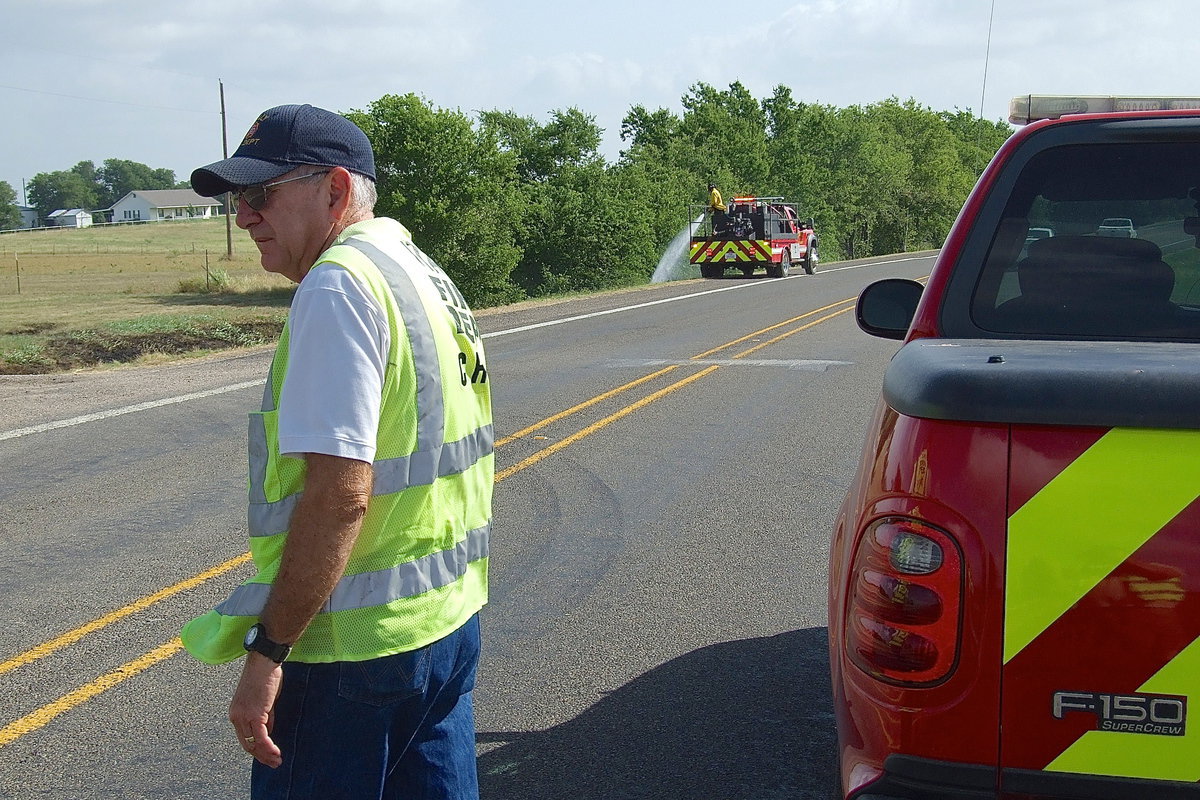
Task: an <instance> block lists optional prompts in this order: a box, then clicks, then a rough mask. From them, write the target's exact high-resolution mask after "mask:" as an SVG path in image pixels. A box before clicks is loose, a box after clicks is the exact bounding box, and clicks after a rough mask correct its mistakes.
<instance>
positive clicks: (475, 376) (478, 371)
mask: <svg viewBox="0 0 1200 800" xmlns="http://www.w3.org/2000/svg"><path fill="white" fill-rule="evenodd" d="M475 358H476V359H477V360H476V362H475V370H474V371H473V372H472V373H471V377H469V378H468V377H467V361H468V360H469V359H468V358H467V354H466V353H461V352H460V353H459V354H458V378H459V380H460V381H462V385H463V386H466V385H467V384H468V383H487V367H485V366H484V365H483V359H482V358H479V353H476V354H475Z"/></svg>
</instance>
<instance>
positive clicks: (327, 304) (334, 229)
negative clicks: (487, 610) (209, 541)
mask: <svg viewBox="0 0 1200 800" xmlns="http://www.w3.org/2000/svg"><path fill="white" fill-rule="evenodd" d="M192 186H193V188H194V189H195V190H196V191H197V192H198V193H200V194H202V195H205V196H210V197H211V196H215V195H218V194H222V193H225V192H232V193H233V195H234V197H236V200H237V225H238V227H239V228H242V229H244V230H246V231H247V232H248V233H249V234H250V237H251V239H253V241H254V243H255V245H256V246H257V247H258V249H259V253H260V255H261V261H262V265H263V267H264V268H265V269H266V270H268V271H270V272H277V273H279V274H282V275H285V276H286V277H288V278H290V279H291V280H293V281H295V282H297V283H298V284H299V287H298V288H297V290H296V295H295V298H294V300H293V302H292V307H291V311H290V313H289V315H288V321H287V324H286V326H285V327H284V330H283V334H282V336H281V338H280V341H279V346H278V348H277V350H276V352H275V358H274V361H273V362H272V364H271V371H270V374H269V376H268V379H267V384H266V390H265V392H264V395H263V403H262V410H261V411H260V412H257V413H254V414H252V415H251V417H250V513H249V533H250V550H251V553H252V554H253V556H254V563H255V566H256V567H257V574H256V575H255V576H254V577H253V578H251V579H250V580H249V581H248V582H246V583H245V584H243V585H242V586H240V587H239V588H238V589H237V590H236V591H234V593H233V594H232V595H231V596H230V597H229V598H228V599H227V600H225V601H224V602H223V603H221V604H220V605H219V606H218V607H217V608H216V609H215V610H214V611H211V612H209V613H208V614H205V615H204V616H201V617H199V618H197V619H194V620H192V621H191V622H189V623H188V624H187V625H186V626H185V627H184V629H183V641H184V644H185V645H186V646H187V649H188V650H189V651H190V652H191V653H192V654H193V655H195V656H196V657H197V658H199V659H200V660H202V661H205V662H210V663H220V662H225V661H230V660H233V659H234V658H236V657H239V656H242V655H245V656H246V661H245V665H244V667H243V670H242V675H241V679H240V681H239V682H238V686H237V689H236V691H235V693H234V697H233V701H232V702H231V704H230V708H229V719H230V721H231V722H232V723H233V727H234V729H235V731H236V733H237V737H238V742H239V743H240V744H241V746H242V747H243V748H244V749H245V750H246V751H247V752H248V753H250V754H252V755H253V756H254V758H255V759H256V762H255V763H254V765H253V770H252V778H251V787H252V789H251V794H252V797H254V798H292V799H293V800H295V799H296V798H312V799H313V800H316V799H317V798H320V800H331V799H332V798H355V800H361V799H362V798H382V797H401V796H403V797H412V798H468V797H477V796H478V780H477V777H476V768H475V738H474V718H473V712H472V707H471V690H472V688H473V686H474V682H475V668H476V664H477V661H478V657H479V623H478V611H479V609H480V608H481V607H482V606H483V605H484V604H485V603H486V602H487V564H488V532H489V529H490V526H491V498H492V483H493V469H494V466H493V455H492V440H493V433H492V415H491V398H490V384H489V382H488V373H487V368H486V367H485V362H484V352H483V344H482V341H481V339H480V336H479V331H478V329H477V328H476V326H475V320H474V317H473V316H472V314H471V310H470V308H468V306H467V304H466V302H465V301H464V300H463V296H462V294H461V293H460V292H459V291H458V289H457V288H456V287H455V285H454V283H453V281H451V280H450V278H449V277H448V276H447V275H446V273H445V272H443V271H442V270H441V268H440V267H438V265H437V264H436V263H434V262H433V260H432V259H430V258H429V257H428V256H426V255H425V254H424V253H423V252H422V251H421V250H420V249H418V248H417V246H416V245H415V244H413V241H412V237H411V236H410V235H409V232H408V231H407V230H406V229H405V228H404V226H403V225H401V224H400V223H399V222H396V221H395V220H391V219H386V218H376V217H374V213H373V210H372V209H373V206H374V203H375V196H376V195H375V161H374V155H373V153H372V150H371V145H370V142H369V141H368V140H367V137H366V135H365V134H364V133H363V132H362V131H361V130H360V129H359V128H358V127H357V126H355V125H354V124H353V123H351V122H350V121H349V120H347V119H345V118H344V117H341V116H339V115H337V114H333V113H331V112H328V111H324V110H322V109H319V108H314V107H312V106H308V105H293V106H279V107H276V108H272V109H269V110H268V111H266V112H264V113H263V114H262V115H261V116H260V117H259V118H258V120H257V121H256V122H255V123H254V125H253V126H252V127H251V128H250V130H249V132H248V133H247V134H246V137H245V139H244V140H243V141H242V144H241V146H240V147H239V148H238V149H237V151H236V152H235V153H234V155H233V156H232V157H231V158H228V159H225V160H223V161H218V162H216V163H213V164H209V165H208V166H206V167H202V168H200V169H197V170H196V171H195V172H193V173H192Z"/></svg>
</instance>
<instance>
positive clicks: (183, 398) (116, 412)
mask: <svg viewBox="0 0 1200 800" xmlns="http://www.w3.org/2000/svg"><path fill="white" fill-rule="evenodd" d="M927 258H933V256H913V257H911V258H896V259H891V260H888V261H872V262H869V263H866V264H855V265H853V266H847V267H835V268H834V269H827V270H824V272H841V271H843V270H847V269H861V268H863V267H876V266H881V265H883V264H900V263H902V262H905V261H921V260H922V259H927ZM799 277H801V276H800V275H790V276H788V277H787V278H782V279H779V278H776V279H773V280H768V281H763V282H761V283H760V282H755V283H752V284H738V285H736V286H723V287H721V288H720V289H706V290H705V291H703V292H693V293H692V294H683V295H679V296H678V297H668V298H665V299H663V300H651V301H650V302H648V303H638V304H636V305H632V306H621V307H620V308H610V309H608V310H607V311H596V312H594V313H592V314H579V315H578V316H574V317H563V318H562V319H555V320H550V321H548V322H539V323H536V324H534V325H523V326H521V327H519V328H509V329H508V330H504V331H495V332H493V333H485V334H483V338H484V339H494V338H496V337H497V336H507V335H508V334H510V333H523V332H524V331H532V330H536V329H538V328H549V327H551V326H554V325H562V324H564V323H567V322H578V321H579V320H583V319H592V318H593V317H603V316H605V315H607V314H619V313H621V312H624V311H633V310H635V309H638V308H648V307H650V306H657V305H661V304H663V303H674V302H676V301H679V300H689V299H691V298H693V297H703V296H704V295H707V294H717V293H718V292H732V291H734V290H735V289H753V288H757V287H761V286H770V285H772V284H773V283H774V282H775V281H776V280H790V279H791V278H799ZM807 277H811V276H807ZM265 382H266V379H265V378H263V379H261V380H256V381H246V382H244V383H235V384H234V385H232V386H221V387H218V388H216V389H208V390H207V391H203V392H193V393H192V394H183V395H179V396H178V397H166V398H163V399H162V400H151V401H149V402H146V403H138V404H137V405H132V406H125V407H124V408H114V409H112V410H110V411H99V412H97V413H95V414H84V415H83V416H81V417H71V418H70V419H62V420H58V421H57V422H47V423H44V424H42V425H33V426H31V427H28V428H18V429H17V430H15V431H4V432H0V442H3V441H6V440H8V439H19V438H20V437H22V436H31V435H33V434H35V433H46V432H47V431H53V430H58V429H59V428H70V427H72V426H75V425H82V424H84V423H85V422H95V421H97V420H101V419H109V418H111V417H119V416H121V415H123V414H132V413H134V412H135V411H147V410H149V409H151V408H159V407H161V406H169V405H173V404H175V403H186V402H188V401H189V400H199V399H201V398H204V397H213V396H214V395H218V394H225V393H227V392H236V391H239V390H241V389H248V388H250V387H251V386H262V385H263V384H264V383H265Z"/></svg>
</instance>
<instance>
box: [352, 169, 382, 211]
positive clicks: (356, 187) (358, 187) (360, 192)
mask: <svg viewBox="0 0 1200 800" xmlns="http://www.w3.org/2000/svg"><path fill="white" fill-rule="evenodd" d="M378 199H379V193H378V192H377V191H376V190H375V181H373V180H371V179H370V178H368V177H367V176H366V175H360V174H359V173H357V172H351V173H350V209H349V211H350V213H351V214H353V215H354V216H358V215H361V214H368V215H369V214H372V213H374V211H375V202H376V201H377V200H378Z"/></svg>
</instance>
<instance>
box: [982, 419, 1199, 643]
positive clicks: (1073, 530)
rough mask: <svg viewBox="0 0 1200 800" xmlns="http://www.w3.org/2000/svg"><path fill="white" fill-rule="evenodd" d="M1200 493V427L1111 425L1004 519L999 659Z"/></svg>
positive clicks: (1042, 627) (1029, 637)
mask: <svg viewBox="0 0 1200 800" xmlns="http://www.w3.org/2000/svg"><path fill="white" fill-rule="evenodd" d="M1198 495H1200V431H1185V430H1147V429H1141V428H1114V429H1112V430H1111V431H1109V432H1108V433H1106V434H1105V435H1104V436H1103V437H1102V438H1101V439H1100V440H1099V441H1098V442H1096V443H1095V444H1094V445H1092V446H1091V447H1090V448H1088V450H1087V451H1086V452H1084V453H1083V454H1082V455H1080V456H1079V458H1077V459H1075V461H1073V462H1072V463H1071V464H1070V465H1069V466H1068V467H1067V468H1066V469H1064V470H1063V471H1062V472H1061V473H1059V474H1058V475H1057V476H1056V477H1055V478H1054V479H1053V480H1052V481H1050V483H1048V484H1047V485H1046V487H1045V488H1044V489H1042V490H1041V491H1040V492H1038V493H1037V494H1036V495H1034V496H1033V497H1032V498H1031V499H1030V500H1029V502H1027V503H1026V504H1025V505H1023V506H1021V508H1019V509H1018V510H1017V512H1016V513H1015V514H1013V515H1012V516H1011V517H1010V518H1009V520H1008V574H1007V578H1006V581H1005V598H1004V609H1005V621H1004V661H1005V663H1007V662H1008V661H1009V660H1011V659H1012V657H1013V656H1015V655H1016V654H1017V653H1019V652H1021V650H1022V649H1024V648H1025V646H1026V645H1028V644H1029V643H1030V642H1032V641H1033V640H1034V639H1035V638H1037V636H1038V635H1039V634H1041V632H1042V631H1044V630H1046V628H1048V627H1049V626H1050V625H1051V624H1052V623H1053V622H1054V621H1055V620H1056V619H1058V618H1059V617H1060V616H1062V614H1063V612H1065V611H1066V610H1067V609H1069V608H1070V607H1071V606H1072V605H1074V603H1075V602H1076V601H1077V600H1079V598H1081V597H1083V596H1084V595H1085V594H1087V592H1088V591H1090V590H1091V589H1092V587H1094V586H1095V585H1096V584H1097V583H1099V582H1100V581H1101V580H1102V579H1103V578H1104V576H1106V575H1108V574H1109V573H1110V572H1112V571H1113V569H1115V568H1116V567H1117V566H1118V565H1119V564H1120V563H1121V562H1122V561H1124V560H1125V559H1126V558H1128V557H1129V556H1130V555H1131V554H1132V553H1133V552H1134V551H1135V550H1137V549H1138V548H1139V547H1141V546H1142V545H1143V544H1145V542H1146V541H1147V540H1148V539H1149V538H1150V537H1151V536H1153V535H1154V534H1155V533H1157V532H1158V531H1159V530H1160V529H1161V528H1162V527H1163V526H1164V525H1166V524H1167V523H1168V522H1170V521H1171V519H1172V518H1174V517H1175V516H1176V515H1177V514H1179V512H1180V511H1182V510H1183V509H1184V508H1186V507H1187V505H1188V504H1189V503H1191V502H1192V501H1193V500H1195V499H1196V497H1197V496H1198Z"/></svg>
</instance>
